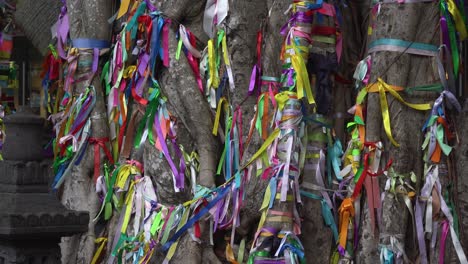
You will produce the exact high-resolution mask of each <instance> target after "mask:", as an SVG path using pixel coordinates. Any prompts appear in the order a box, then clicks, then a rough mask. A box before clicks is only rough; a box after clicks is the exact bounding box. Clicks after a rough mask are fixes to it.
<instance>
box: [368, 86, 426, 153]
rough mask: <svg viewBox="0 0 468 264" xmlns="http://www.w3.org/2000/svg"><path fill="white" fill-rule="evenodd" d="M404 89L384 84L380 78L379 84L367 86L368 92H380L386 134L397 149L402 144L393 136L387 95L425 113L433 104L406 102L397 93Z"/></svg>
mask: <svg viewBox="0 0 468 264" xmlns="http://www.w3.org/2000/svg"><path fill="white" fill-rule="evenodd" d="M403 89H404V88H402V87H399V86H394V85H389V84H387V83H386V82H384V81H383V80H382V79H381V78H378V80H377V83H373V84H370V85H368V86H367V91H368V92H379V97H380V109H381V110H382V118H383V123H384V128H385V133H386V134H387V136H388V138H389V140H390V142H392V144H393V145H394V146H396V147H399V146H400V144H398V143H397V142H396V141H395V139H394V138H393V136H392V129H391V126H390V114H389V110H388V103H387V95H386V94H385V93H386V92H389V93H390V94H391V95H393V97H395V99H397V100H398V101H400V102H401V103H403V104H405V105H406V106H408V107H411V108H413V109H415V110H419V111H425V110H429V109H431V104H412V103H408V102H406V101H405V100H404V99H403V98H402V97H401V96H400V94H398V92H397V91H401V90H403Z"/></svg>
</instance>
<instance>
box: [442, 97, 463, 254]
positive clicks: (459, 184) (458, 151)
mask: <svg viewBox="0 0 468 264" xmlns="http://www.w3.org/2000/svg"><path fill="white" fill-rule="evenodd" d="M456 124H457V125H456V127H457V132H458V137H459V140H460V143H459V145H458V146H457V147H456V148H455V166H454V167H455V168H456V176H455V177H457V178H456V180H455V182H456V188H457V195H458V204H456V208H457V213H458V214H459V215H458V219H460V242H461V243H462V245H463V246H464V248H467V246H468V217H466V216H467V212H468V192H466V190H468V180H467V179H466V175H468V138H467V137H466V136H464V135H466V131H468V100H465V104H464V105H463V112H462V113H461V114H460V115H459V116H458V118H457V120H456ZM447 243H449V242H447Z"/></svg>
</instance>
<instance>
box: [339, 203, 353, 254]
mask: <svg viewBox="0 0 468 264" xmlns="http://www.w3.org/2000/svg"><path fill="white" fill-rule="evenodd" d="M338 212H339V213H340V223H339V228H340V234H339V243H338V246H339V247H341V249H342V250H345V249H346V241H347V239H348V225H349V223H350V221H351V218H352V217H354V213H355V212H354V206H353V199H352V198H346V199H344V200H343V202H342V203H341V206H340V208H339V209H338ZM340 253H341V252H340ZM342 255H344V254H342Z"/></svg>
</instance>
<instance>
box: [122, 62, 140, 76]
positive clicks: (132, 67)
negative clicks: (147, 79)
mask: <svg viewBox="0 0 468 264" xmlns="http://www.w3.org/2000/svg"><path fill="white" fill-rule="evenodd" d="M136 69H137V67H136V66H135V65H130V66H128V67H127V68H125V70H124V71H123V77H124V79H127V78H130V77H132V76H133V73H134V72H135V71H136Z"/></svg>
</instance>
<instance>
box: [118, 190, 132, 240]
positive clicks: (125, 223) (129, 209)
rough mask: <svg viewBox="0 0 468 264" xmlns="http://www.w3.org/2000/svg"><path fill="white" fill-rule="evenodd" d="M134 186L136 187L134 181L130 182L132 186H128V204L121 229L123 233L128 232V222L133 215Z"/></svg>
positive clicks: (126, 200) (126, 203)
mask: <svg viewBox="0 0 468 264" xmlns="http://www.w3.org/2000/svg"><path fill="white" fill-rule="evenodd" d="M133 187H134V182H133V181H132V183H131V184H130V188H128V194H127V197H126V199H125V205H126V209H125V216H124V220H123V223H122V228H121V229H120V232H121V233H122V234H125V233H126V232H127V227H128V222H129V221H130V216H131V215H132V207H133V194H134V191H133Z"/></svg>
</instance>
